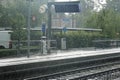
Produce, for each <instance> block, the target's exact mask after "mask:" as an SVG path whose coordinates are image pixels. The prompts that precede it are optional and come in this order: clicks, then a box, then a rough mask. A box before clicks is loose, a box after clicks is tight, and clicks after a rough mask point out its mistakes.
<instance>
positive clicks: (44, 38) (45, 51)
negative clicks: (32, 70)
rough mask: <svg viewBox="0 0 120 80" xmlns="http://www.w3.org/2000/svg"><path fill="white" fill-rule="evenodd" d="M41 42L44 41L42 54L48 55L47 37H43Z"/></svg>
mask: <svg viewBox="0 0 120 80" xmlns="http://www.w3.org/2000/svg"><path fill="white" fill-rule="evenodd" d="M41 41H42V54H47V41H46V37H45V36H42V38H41Z"/></svg>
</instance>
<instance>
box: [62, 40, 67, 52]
mask: <svg viewBox="0 0 120 80" xmlns="http://www.w3.org/2000/svg"><path fill="white" fill-rule="evenodd" d="M61 49H62V50H65V49H66V38H61Z"/></svg>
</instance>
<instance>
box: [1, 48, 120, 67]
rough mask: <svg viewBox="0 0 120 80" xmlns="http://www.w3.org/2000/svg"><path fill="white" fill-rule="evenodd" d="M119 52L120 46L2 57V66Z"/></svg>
mask: <svg viewBox="0 0 120 80" xmlns="http://www.w3.org/2000/svg"><path fill="white" fill-rule="evenodd" d="M119 53H120V48H113V49H101V50H100V49H98V50H95V49H92V50H70V51H58V52H57V53H54V54H50V55H42V56H39V55H38V56H30V57H29V58H27V57H20V58H8V59H0V67H6V66H14V65H22V64H30V63H37V62H39V63H40V62H47V61H55V60H63V59H72V58H82V57H90V56H99V55H109V54H118V55H119Z"/></svg>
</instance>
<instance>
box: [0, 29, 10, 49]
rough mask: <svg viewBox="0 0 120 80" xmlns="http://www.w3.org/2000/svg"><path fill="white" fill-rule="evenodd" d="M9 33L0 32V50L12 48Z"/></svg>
mask: <svg viewBox="0 0 120 80" xmlns="http://www.w3.org/2000/svg"><path fill="white" fill-rule="evenodd" d="M11 32H12V31H0V49H5V48H12V41H11V34H10V33H11Z"/></svg>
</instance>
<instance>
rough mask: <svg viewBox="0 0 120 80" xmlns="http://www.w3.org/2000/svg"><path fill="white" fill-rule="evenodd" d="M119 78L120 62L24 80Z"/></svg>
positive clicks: (105, 79) (106, 79)
mask: <svg viewBox="0 0 120 80" xmlns="http://www.w3.org/2000/svg"><path fill="white" fill-rule="evenodd" d="M103 75H104V76H103ZM119 77H120V61H118V62H113V63H106V64H102V65H96V66H90V67H85V68H78V69H73V70H68V71H62V72H58V73H53V74H48V75H43V76H36V77H31V78H26V79H24V80H88V79H95V78H104V80H112V79H113V78H114V79H115V78H119ZM108 78H111V79H108ZM96 80H97V79H96Z"/></svg>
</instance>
